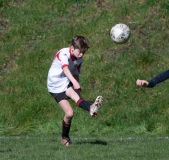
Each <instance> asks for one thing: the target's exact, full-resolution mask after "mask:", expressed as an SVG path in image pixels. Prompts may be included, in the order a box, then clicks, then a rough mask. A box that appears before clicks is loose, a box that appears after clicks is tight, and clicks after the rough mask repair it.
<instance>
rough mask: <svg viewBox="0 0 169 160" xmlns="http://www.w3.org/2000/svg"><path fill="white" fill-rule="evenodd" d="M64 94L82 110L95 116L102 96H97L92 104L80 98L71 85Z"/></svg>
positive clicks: (100, 104)
mask: <svg viewBox="0 0 169 160" xmlns="http://www.w3.org/2000/svg"><path fill="white" fill-rule="evenodd" d="M66 95H67V96H68V97H70V98H71V99H72V100H74V101H75V102H76V103H77V105H78V106H79V107H81V108H83V109H84V110H87V111H88V112H90V115H91V116H93V117H95V116H96V115H97V113H98V110H99V108H100V107H101V106H102V102H103V98H102V96H98V97H97V98H96V100H95V102H94V103H93V104H91V103H90V102H88V101H85V100H84V99H82V98H80V96H79V95H78V94H77V93H76V92H75V90H74V89H73V88H72V87H69V88H68V89H67V91H66Z"/></svg>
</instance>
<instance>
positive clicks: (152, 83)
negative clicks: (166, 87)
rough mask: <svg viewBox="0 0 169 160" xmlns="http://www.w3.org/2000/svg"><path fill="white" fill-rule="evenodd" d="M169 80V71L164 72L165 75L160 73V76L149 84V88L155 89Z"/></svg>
mask: <svg viewBox="0 0 169 160" xmlns="http://www.w3.org/2000/svg"><path fill="white" fill-rule="evenodd" d="M167 79H169V70H167V71H165V72H163V73H160V74H158V75H157V76H156V77H154V78H152V79H151V80H150V81H149V83H148V86H147V87H150V88H152V87H155V85H156V84H158V83H161V82H163V81H165V80H167Z"/></svg>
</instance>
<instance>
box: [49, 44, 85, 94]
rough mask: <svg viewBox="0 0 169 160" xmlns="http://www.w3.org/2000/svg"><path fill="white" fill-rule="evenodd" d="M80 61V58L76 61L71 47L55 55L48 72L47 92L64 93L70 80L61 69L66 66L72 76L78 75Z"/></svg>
mask: <svg viewBox="0 0 169 160" xmlns="http://www.w3.org/2000/svg"><path fill="white" fill-rule="evenodd" d="M82 61H83V60H82V58H79V59H77V58H76V57H74V56H73V54H72V48H71V47H70V48H63V49H61V50H60V51H59V52H58V53H56V55H55V58H54V60H53V62H52V65H51V67H50V69H49V72H48V78H47V87H48V91H49V92H51V93H61V92H64V91H66V90H67V86H68V84H69V82H70V80H69V79H68V78H67V76H66V75H65V74H64V72H63V68H64V67H66V66H68V68H69V70H70V71H71V73H72V75H79V74H80V70H81V65H82Z"/></svg>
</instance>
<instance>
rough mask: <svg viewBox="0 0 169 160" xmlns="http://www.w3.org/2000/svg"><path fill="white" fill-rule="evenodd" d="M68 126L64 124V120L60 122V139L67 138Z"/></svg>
mask: <svg viewBox="0 0 169 160" xmlns="http://www.w3.org/2000/svg"><path fill="white" fill-rule="evenodd" d="M69 131H70V124H66V123H65V121H64V120H62V138H64V139H67V138H69Z"/></svg>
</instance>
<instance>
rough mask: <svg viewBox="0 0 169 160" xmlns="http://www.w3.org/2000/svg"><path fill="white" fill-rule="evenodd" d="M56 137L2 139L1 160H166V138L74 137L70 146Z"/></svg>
mask: <svg viewBox="0 0 169 160" xmlns="http://www.w3.org/2000/svg"><path fill="white" fill-rule="evenodd" d="M58 140H59V137H56V136H37V137H35V136H15V137H14V136H12V137H5V136H4V137H1V138H0V141H1V148H0V156H1V159H2V160H30V159H37V160H47V159H48V160H49V159H50V160H56V159H57V160H80V159H84V160H93V159H98V160H103V159H105V160H114V159H115V160H122V159H125V160H137V159H139V160H147V159H148V160H167V159H168V157H169V152H168V150H169V145H168V143H169V137H168V136H164V135H163V136H145V135H141V136H136V135H130V136H126V135H123V136H109V137H101V136H98V137H73V138H72V140H73V143H74V144H72V146H71V147H66V148H65V147H64V146H61V145H60V143H58Z"/></svg>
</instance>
